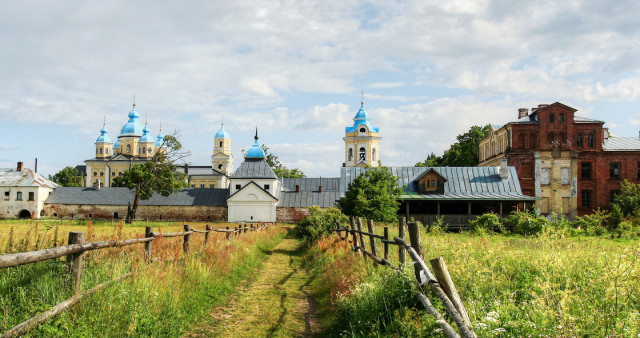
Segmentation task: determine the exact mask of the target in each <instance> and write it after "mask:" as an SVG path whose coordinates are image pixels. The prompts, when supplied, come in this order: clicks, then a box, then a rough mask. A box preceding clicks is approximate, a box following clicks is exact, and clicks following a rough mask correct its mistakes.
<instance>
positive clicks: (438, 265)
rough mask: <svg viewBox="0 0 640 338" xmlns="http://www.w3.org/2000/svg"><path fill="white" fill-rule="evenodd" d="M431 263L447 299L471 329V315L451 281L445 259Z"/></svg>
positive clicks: (434, 260) (436, 259)
mask: <svg viewBox="0 0 640 338" xmlns="http://www.w3.org/2000/svg"><path fill="white" fill-rule="evenodd" d="M429 262H430V263H431V267H432V268H433V273H434V274H435V275H436V279H437V280H438V283H440V287H441V288H442V291H444V293H445V294H446V295H447V297H449V300H450V301H451V303H453V306H455V308H456V310H458V312H459V313H460V317H462V319H463V320H464V322H465V323H466V324H467V325H468V326H469V327H471V320H470V319H469V315H468V314H467V309H466V308H465V307H464V304H463V303H462V299H461V298H460V294H458V290H457V289H456V285H455V284H453V279H451V275H450V274H449V269H447V265H446V264H445V263H444V259H443V258H442V257H438V258H434V259H432V260H430V261H429Z"/></svg>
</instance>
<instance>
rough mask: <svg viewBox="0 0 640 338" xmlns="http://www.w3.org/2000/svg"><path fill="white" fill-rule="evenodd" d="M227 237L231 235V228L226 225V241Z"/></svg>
mask: <svg viewBox="0 0 640 338" xmlns="http://www.w3.org/2000/svg"><path fill="white" fill-rule="evenodd" d="M229 237H231V229H229V226H227V241H228V240H229Z"/></svg>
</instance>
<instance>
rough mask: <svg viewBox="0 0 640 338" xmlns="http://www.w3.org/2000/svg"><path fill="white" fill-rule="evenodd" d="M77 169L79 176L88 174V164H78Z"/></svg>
mask: <svg viewBox="0 0 640 338" xmlns="http://www.w3.org/2000/svg"><path fill="white" fill-rule="evenodd" d="M76 170H77V171H78V176H87V166H86V165H77V166H76Z"/></svg>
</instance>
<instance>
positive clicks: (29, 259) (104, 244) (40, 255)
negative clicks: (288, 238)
mask: <svg viewBox="0 0 640 338" xmlns="http://www.w3.org/2000/svg"><path fill="white" fill-rule="evenodd" d="M267 227H268V225H267V224H266V223H263V224H261V225H260V226H254V225H250V227H247V226H238V227H237V228H235V229H233V230H231V229H229V227H226V229H217V228H213V227H211V226H209V225H206V227H205V230H198V229H191V227H190V226H189V225H188V224H185V225H184V231H183V232H173V233H162V232H153V228H152V227H146V228H145V237H144V238H132V239H126V240H119V241H115V240H111V241H101V242H88V243H84V238H85V237H84V236H85V234H84V233H83V232H70V233H69V240H68V245H65V246H60V247H56V248H50V249H43V250H36V251H29V252H18V253H13V254H5V255H0V269H3V268H10V267H15V266H19V265H25V264H30V263H36V262H40V261H44V260H49V259H56V258H59V257H63V256H66V257H67V258H66V259H67V264H68V265H69V273H70V275H71V290H72V291H73V296H72V297H71V298H69V299H67V300H65V301H63V302H61V303H59V304H57V305H55V306H54V307H53V308H51V309H49V310H47V311H45V312H43V313H40V314H38V315H36V316H34V317H32V318H30V319H28V320H26V321H24V322H22V323H20V324H18V325H16V326H14V327H13V328H11V329H10V330H8V331H6V332H4V333H3V334H1V335H0V338H4V337H18V336H21V335H24V334H26V333H28V332H29V331H31V330H33V329H35V328H36V327H37V326H38V325H40V324H42V323H44V322H45V321H47V320H49V319H50V318H52V317H54V316H56V315H58V314H59V313H61V312H63V311H65V310H67V309H69V308H70V307H72V306H73V305H75V304H76V303H78V302H79V301H80V300H81V299H82V298H84V297H86V296H89V295H91V294H92V293H94V292H96V291H98V290H100V289H102V288H104V287H106V286H107V285H110V284H111V283H114V282H117V281H120V280H123V279H125V278H127V277H129V276H131V275H132V273H131V272H129V273H126V274H124V275H122V276H119V277H116V278H115V279H113V280H111V281H107V282H104V283H102V284H99V285H97V286H95V287H93V288H91V289H89V290H86V291H83V292H80V283H81V281H82V258H83V254H84V252H86V251H92V250H98V249H104V248H114V247H124V246H128V245H134V244H139V243H145V256H146V259H147V261H149V262H150V261H151V257H152V243H153V241H155V240H156V239H158V238H171V237H183V250H184V252H185V253H188V252H189V247H190V241H191V235H192V234H205V246H206V244H207V242H208V239H209V233H210V232H224V233H226V239H227V240H229V239H230V235H231V234H236V235H240V234H242V233H245V232H247V231H260V230H263V229H266V228H267Z"/></svg>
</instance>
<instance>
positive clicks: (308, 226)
mask: <svg viewBox="0 0 640 338" xmlns="http://www.w3.org/2000/svg"><path fill="white" fill-rule="evenodd" d="M309 213H310V215H309V216H306V217H305V218H303V219H302V221H300V223H299V224H298V225H296V229H295V231H296V236H298V237H299V238H303V239H304V240H306V241H307V242H308V243H313V242H315V241H317V240H318V239H320V238H321V237H322V236H324V235H330V234H331V233H332V232H333V229H334V227H335V225H336V223H339V224H341V223H345V222H348V220H349V219H348V218H347V216H345V215H344V214H343V213H342V212H341V211H340V209H338V208H320V207H318V206H312V207H309Z"/></svg>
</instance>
